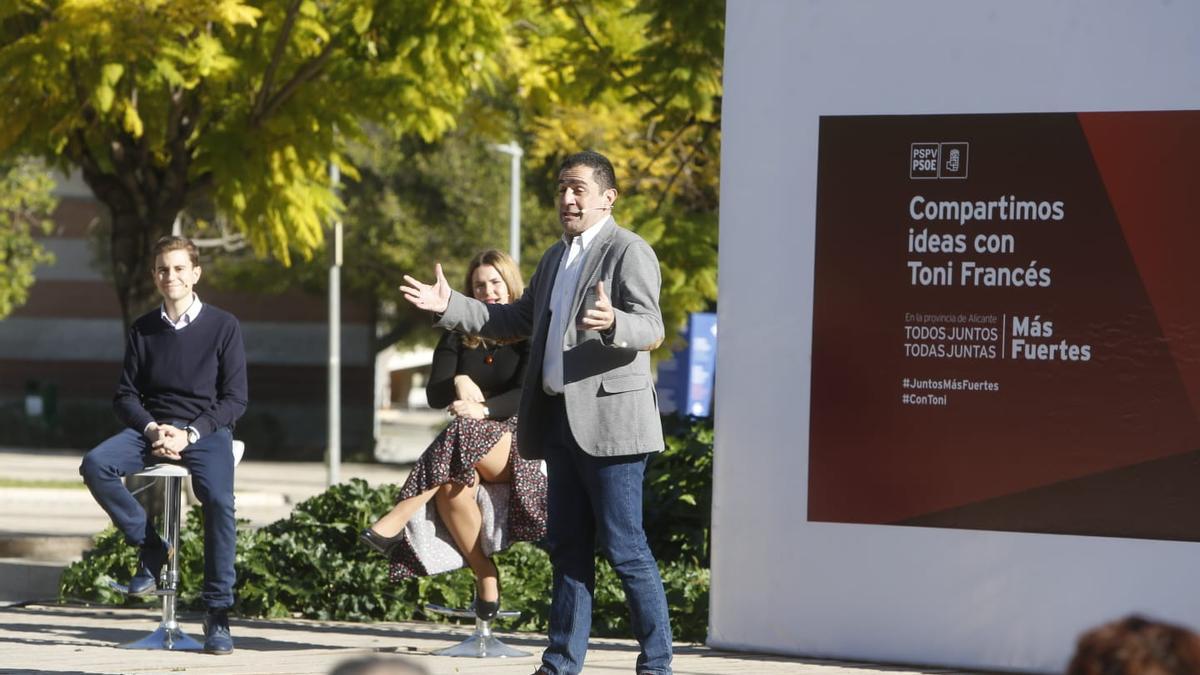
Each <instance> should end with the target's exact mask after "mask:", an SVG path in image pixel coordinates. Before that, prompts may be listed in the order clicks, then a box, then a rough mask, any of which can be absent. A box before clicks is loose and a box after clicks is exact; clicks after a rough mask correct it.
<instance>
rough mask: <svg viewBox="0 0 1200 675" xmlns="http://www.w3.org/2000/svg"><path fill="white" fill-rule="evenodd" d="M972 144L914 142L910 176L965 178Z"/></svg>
mask: <svg viewBox="0 0 1200 675" xmlns="http://www.w3.org/2000/svg"><path fill="white" fill-rule="evenodd" d="M970 151H971V144H970V143H966V142H955V143H913V144H912V152H911V153H910V157H909V164H908V177H909V178H911V179H913V180H920V179H928V178H933V179H938V178H941V179H946V180H964V179H966V177H967V159H968V155H970Z"/></svg>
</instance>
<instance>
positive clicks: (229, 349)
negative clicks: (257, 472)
mask: <svg viewBox="0 0 1200 675" xmlns="http://www.w3.org/2000/svg"><path fill="white" fill-rule="evenodd" d="M153 274H154V284H155V286H157V287H158V292H159V294H160V295H162V299H163V302H162V305H161V306H160V307H158V308H156V309H154V310H152V311H151V312H149V313H148V314H146V315H144V316H142V317H140V318H138V320H137V321H135V322H134V323H133V326H132V327H131V328H130V331H129V339H128V342H127V343H126V346H125V366H124V369H123V370H122V372H121V379H120V382H119V383H118V385H117V393H116V395H115V396H114V397H113V408H114V409H115V410H116V413H117V417H118V419H120V420H121V422H122V423H123V424H124V425H125V427H126V429H125V430H124V431H122V432H121V433H119V434H117V435H116V436H113V437H112V438H109V439H108V440H106V441H104V442H103V443H101V444H100V445H98V446H96V447H95V448H93V449H92V450H91V451H90V452H88V454H87V455H86V456H84V458H83V464H82V465H81V466H80V467H79V473H80V474H82V475H83V480H84V482H85V483H87V487H88V489H89V490H91V492H92V496H93V497H95V498H96V501H97V502H99V503H100V506H101V507H103V508H104V511H105V512H106V513H108V515H109V517H111V518H112V520H113V523H114V524H115V525H116V526H117V528H118V529H120V530H121V532H122V533H124V535H125V539H126V541H128V542H129V543H130V544H132V545H134V546H138V547H139V549H140V553H139V555H138V566H137V571H136V572H135V573H134V575H133V579H132V580H131V581H130V582H129V592H130V594H133V595H143V594H146V593H152V592H154V591H155V588H156V584H157V579H158V575H159V572H160V570H161V569H162V566H163V564H164V563H165V562H166V560H167V558H168V557H169V556H171V555H173V554H174V552H173V551H170V550H169V548H168V545H167V544H166V542H164V541H163V540H162V538H161V537H159V535H158V532H157V531H155V529H154V526H153V524H152V523H151V522H150V520H149V519H148V518H147V517H146V512H145V510H144V509H143V508H142V506H141V505H140V504H139V503H138V502H137V500H136V499H134V497H133V495H132V494H130V492H129V490H127V489H126V488H125V485H124V484H123V483H122V481H121V478H122V477H123V476H125V475H128V474H131V473H136V472H138V471H140V470H141V469H142V468H143V467H145V466H147V465H150V464H155V463H158V462H163V461H173V462H178V463H181V464H183V465H184V466H186V467H187V468H188V470H189V471H191V474H192V486H193V488H194V489H195V491H196V497H197V498H199V500H200V504H201V507H202V508H203V511H204V587H203V590H202V593H201V597H202V599H203V601H204V604H205V606H206V607H207V609H208V612H207V615H206V616H205V619H204V636H205V640H204V650H205V651H206V652H209V653H212V654H228V653H230V652H232V651H233V638H232V637H231V636H230V633H229V618H228V610H229V608H230V607H231V606H233V583H234V578H235V573H234V567H233V561H234V553H235V550H236V544H237V530H236V521H235V519H234V510H233V467H234V463H233V424H234V422H235V421H236V420H237V419H238V418H239V417H241V415H242V413H243V412H245V410H246V395H247V392H246V355H245V349H244V347H243V345H242V331H241V327H240V326H239V324H238V321H237V319H236V318H234V316H233V315H232V314H230V313H228V312H225V311H222V310H220V309H217V308H216V307H214V306H213V305H206V304H203V303H201V302H200V298H199V297H198V296H197V295H196V294H195V293H194V292H193V290H192V289H193V287H194V286H195V285H196V282H198V281H199V280H200V262H199V255H198V253H197V251H196V246H195V245H194V244H193V243H192V242H191V241H190V240H188V239H184V238H182V237H163V238H162V239H159V240H158V242H157V243H156V244H155V245H154V270H153Z"/></svg>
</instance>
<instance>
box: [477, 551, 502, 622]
mask: <svg viewBox="0 0 1200 675" xmlns="http://www.w3.org/2000/svg"><path fill="white" fill-rule="evenodd" d="M492 567H495V568H496V599H495V601H488V600H480V599H479V581H478V580H476V581H475V616H476V617H478V618H479V620H480V621H491V620H492V619H494V618H496V615H497V614H499V613H500V568H499V567H497V566H496V563H492Z"/></svg>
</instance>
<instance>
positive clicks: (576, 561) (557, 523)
mask: <svg viewBox="0 0 1200 675" xmlns="http://www.w3.org/2000/svg"><path fill="white" fill-rule="evenodd" d="M545 422H546V424H547V431H548V432H549V433H548V434H547V444H546V473H547V481H548V494H547V501H548V504H547V506H548V509H547V510H548V516H549V522H548V534H547V544H548V545H549V548H550V561H551V563H552V564H553V566H554V585H553V589H552V591H551V601H550V630H549V637H550V646H549V647H547V648H546V652H545V654H543V655H542V663H543V666H544V667H546V668H547V669H548V670H550V672H552V673H554V675H576V674H577V673H579V672H581V671H582V670H583V660H584V656H585V655H586V653H587V643H588V635H589V634H590V632H591V627H592V594H593V592H594V591H595V587H596V557H595V551H596V544H597V543H599V545H600V549H601V551H602V552H603V553H604V557H605V558H607V559H608V561H609V563H611V564H612V566H613V569H614V570H615V571H616V573H617V576H618V577H619V578H620V579H621V585H622V587H623V588H624V589H625V598H626V601H627V602H628V604H629V613H630V619H631V624H632V627H633V636H634V637H635V638H636V639H637V641H638V644H639V645H641V653H640V654H639V655H638V659H637V671H638V672H639V673H654V674H655V675H669V674H670V673H671V622H670V618H669V617H668V614H667V598H666V594H665V593H664V592H663V585H662V578H661V577H660V576H659V573H658V564H657V563H656V562H655V561H654V554H653V553H651V552H650V547H649V546H648V545H647V543H646V533H645V530H644V529H643V528H642V483H643V481H644V479H645V473H646V461H647V459H648V457H649V455H647V454H637V455H626V456H622V457H592V456H591V455H589V454H587V453H585V452H584V451H583V450H582V449H581V448H580V447H579V445H578V444H577V443H576V442H575V437H574V435H572V433H571V429H570V425H569V423H568V421H567V414H566V409H565V406H564V405H563V400H562V397H561V396H559V397H555V401H554V404H553V406H552V412H551V414H550V419H547V420H546V421H545Z"/></svg>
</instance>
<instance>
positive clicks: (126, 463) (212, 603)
mask: <svg viewBox="0 0 1200 675" xmlns="http://www.w3.org/2000/svg"><path fill="white" fill-rule="evenodd" d="M182 426H183V425H180V427H181V428H182ZM182 456H183V459H182V461H181V462H180V463H181V464H183V465H184V466H186V467H187V468H188V471H190V472H191V473H192V488H193V489H194V490H195V491H196V497H197V498H198V499H199V500H200V507H201V509H202V510H203V512H204V587H203V589H202V590H201V593H200V597H201V599H202V600H203V602H204V605H205V606H206V607H210V608H213V609H221V608H226V607H232V606H233V583H234V581H235V580H236V578H237V575H236V573H235V572H234V568H233V559H234V554H235V553H236V552H237V520H236V519H235V517H234V511H233V432H231V431H230V430H229V429H228V428H225V429H218V430H216V431H214V432H213V433H211V434H209V435H208V436H205V437H204V438H201V439H200V440H199V441H197V442H196V443H195V444H193V445H189V446H188V447H187V449H185V450H184V451H183V455H182ZM160 461H161V460H160V459H159V458H157V457H151V456H150V443H149V441H147V440H146V437H145V436H143V435H142V434H140V433H138V432H137V431H134V430H133V429H126V430H125V431H122V432H121V433H119V434H117V435H116V436H113V437H111V438H109V439H108V440H106V441H104V442H103V443H101V444H100V445H97V446H96V447H95V448H92V450H91V451H90V452H88V454H86V455H84V457H83V463H82V464H80V466H79V473H80V475H82V476H83V482H84V483H86V484H87V487H88V490H91V492H92V496H93V497H95V499H96V501H97V502H99V504H100V507H101V508H103V509H104V512H105V513H107V514H108V516H109V517H110V518H112V521H113V524H114V525H116V526H117V529H118V530H120V531H121V532H122V533H123V534H124V535H125V540H126V541H128V542H129V543H130V544H133V545H134V546H141V545H142V544H143V543H144V542H146V541H147V540H150V541H154V539H156V538H157V537H158V533H157V532H155V530H154V526H153V524H152V523H151V522H150V521H149V519H148V518H147V517H146V510H145V509H143V508H142V505H141V504H139V503H138V501H137V500H136V499H134V497H133V495H132V494H130V493H129V490H127V489H126V488H125V485H124V484H123V483H122V482H121V477H122V476H126V475H128V474H131V473H137V472H138V471H141V470H142V468H143V467H145V466H149V465H151V464H157V463H159V462H160Z"/></svg>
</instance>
